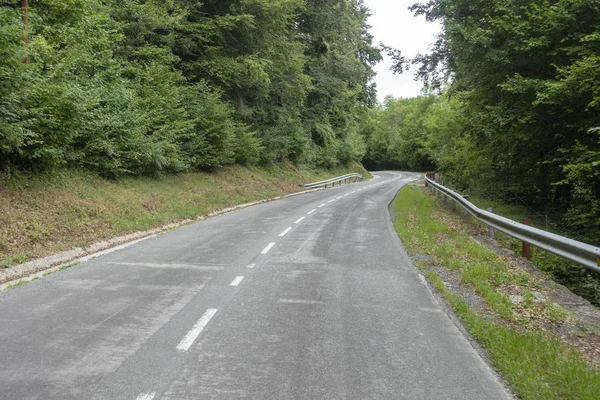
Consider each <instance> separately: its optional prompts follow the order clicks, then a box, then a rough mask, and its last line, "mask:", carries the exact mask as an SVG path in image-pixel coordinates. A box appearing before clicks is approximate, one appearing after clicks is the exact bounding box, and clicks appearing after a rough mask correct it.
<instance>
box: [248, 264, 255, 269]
mask: <svg viewBox="0 0 600 400" xmlns="http://www.w3.org/2000/svg"><path fill="white" fill-rule="evenodd" d="M254 267H256V264H248V268H254Z"/></svg>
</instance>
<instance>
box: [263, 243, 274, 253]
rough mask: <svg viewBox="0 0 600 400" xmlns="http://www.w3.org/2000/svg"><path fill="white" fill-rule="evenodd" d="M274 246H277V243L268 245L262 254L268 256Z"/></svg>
mask: <svg viewBox="0 0 600 400" xmlns="http://www.w3.org/2000/svg"><path fill="white" fill-rule="evenodd" d="M273 246H275V242H271V243H269V244H268V245H267V247H265V248H264V249H263V251H261V252H260V254H267V253H268V252H269V250H271V249H272V248H273Z"/></svg>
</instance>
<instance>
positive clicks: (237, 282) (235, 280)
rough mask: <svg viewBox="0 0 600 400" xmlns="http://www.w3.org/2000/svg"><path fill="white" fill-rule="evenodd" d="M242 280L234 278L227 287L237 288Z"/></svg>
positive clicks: (240, 277)
mask: <svg viewBox="0 0 600 400" xmlns="http://www.w3.org/2000/svg"><path fill="white" fill-rule="evenodd" d="M242 279H244V277H243V276H236V277H235V279H234V280H233V281H231V283H230V284H229V286H238V285H239V284H240V282H241V281H242Z"/></svg>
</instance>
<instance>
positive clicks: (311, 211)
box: [307, 208, 317, 215]
mask: <svg viewBox="0 0 600 400" xmlns="http://www.w3.org/2000/svg"><path fill="white" fill-rule="evenodd" d="M315 211H317V209H316V208H313V209H312V210H310V211H309V212H307V214H308V215H310V214H312V213H314V212H315Z"/></svg>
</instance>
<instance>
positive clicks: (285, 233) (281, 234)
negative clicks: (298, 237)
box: [279, 226, 292, 237]
mask: <svg viewBox="0 0 600 400" xmlns="http://www.w3.org/2000/svg"><path fill="white" fill-rule="evenodd" d="M291 230H292V227H291V226H290V227H289V228H286V229H285V231H283V232H281V233H280V234H279V237H284V236H285V235H287V233H288V232H289V231H291Z"/></svg>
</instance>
